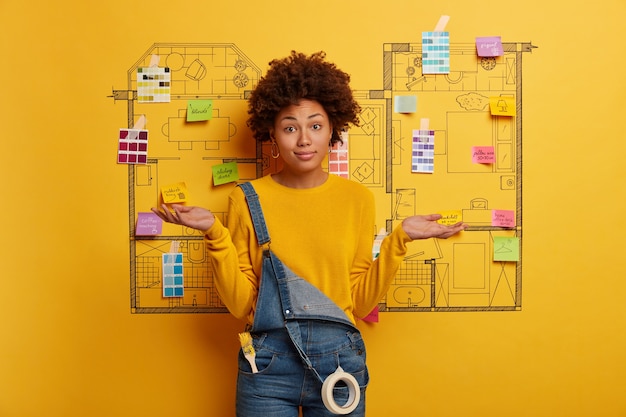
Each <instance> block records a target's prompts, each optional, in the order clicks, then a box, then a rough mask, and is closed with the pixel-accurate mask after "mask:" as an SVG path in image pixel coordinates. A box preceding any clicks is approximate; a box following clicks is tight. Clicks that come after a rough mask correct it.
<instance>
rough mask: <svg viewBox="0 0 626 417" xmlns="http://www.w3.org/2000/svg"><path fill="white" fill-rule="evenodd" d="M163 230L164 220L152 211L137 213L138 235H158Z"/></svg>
mask: <svg viewBox="0 0 626 417" xmlns="http://www.w3.org/2000/svg"><path fill="white" fill-rule="evenodd" d="M162 230H163V220H161V218H160V217H159V216H157V215H156V214H154V213H152V212H139V213H137V223H136V225H135V235H136V236H158V235H160V234H161V232H162Z"/></svg>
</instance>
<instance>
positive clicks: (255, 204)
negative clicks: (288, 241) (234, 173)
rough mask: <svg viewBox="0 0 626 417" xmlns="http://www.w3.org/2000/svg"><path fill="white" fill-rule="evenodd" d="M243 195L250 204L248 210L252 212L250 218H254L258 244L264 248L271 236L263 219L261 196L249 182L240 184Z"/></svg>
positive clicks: (253, 222)
mask: <svg viewBox="0 0 626 417" xmlns="http://www.w3.org/2000/svg"><path fill="white" fill-rule="evenodd" d="M239 187H241V190H242V191H243V194H244V195H245V196H246V201H247V202H248V209H249V210H250V217H251V218H252V224H253V225H254V233H255V234H256V239H257V243H258V244H259V246H263V245H265V244H266V243H269V242H270V241H271V239H270V234H269V232H268V230H267V225H266V224H265V218H264V217H263V210H262V209H261V203H260V202H259V196H258V195H257V193H256V191H255V190H254V187H253V186H252V184H250V183H249V182H244V183H242V184H239Z"/></svg>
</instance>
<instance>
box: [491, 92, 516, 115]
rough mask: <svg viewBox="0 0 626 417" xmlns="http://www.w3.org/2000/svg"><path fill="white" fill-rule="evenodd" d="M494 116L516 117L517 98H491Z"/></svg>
mask: <svg viewBox="0 0 626 417" xmlns="http://www.w3.org/2000/svg"><path fill="white" fill-rule="evenodd" d="M489 109H490V110H491V115H492V116H515V97H510V96H501V97H489Z"/></svg>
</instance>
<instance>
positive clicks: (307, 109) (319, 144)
mask: <svg viewBox="0 0 626 417" xmlns="http://www.w3.org/2000/svg"><path fill="white" fill-rule="evenodd" d="M270 134H271V136H272V137H273V139H274V141H275V142H276V144H277V145H278V149H279V150H280V156H281V157H282V159H283V161H284V166H283V171H286V173H290V174H294V175H303V174H307V173H312V172H319V171H321V170H322V162H323V161H324V158H325V157H326V155H327V154H328V146H329V143H330V138H331V136H332V124H331V123H330V120H328V114H326V111H325V110H324V107H322V105H321V104H320V103H318V102H317V101H313V100H305V99H303V100H300V102H299V103H298V104H292V105H290V106H288V107H285V108H284V109H282V110H281V111H280V112H279V113H278V115H277V116H276V119H275V120H274V128H273V130H272V131H271V132H270Z"/></svg>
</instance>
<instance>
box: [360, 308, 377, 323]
mask: <svg viewBox="0 0 626 417" xmlns="http://www.w3.org/2000/svg"><path fill="white" fill-rule="evenodd" d="M361 320H363V321H367V322H370V323H378V306H376V307H374V309H373V310H372V311H371V312H370V313H369V314H368V315H367V316H365V317H363V318H362V319H361Z"/></svg>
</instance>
